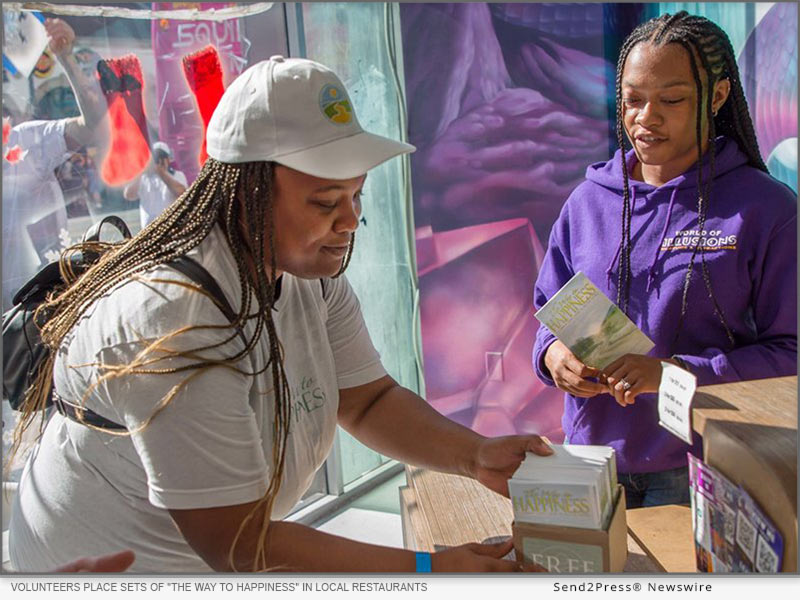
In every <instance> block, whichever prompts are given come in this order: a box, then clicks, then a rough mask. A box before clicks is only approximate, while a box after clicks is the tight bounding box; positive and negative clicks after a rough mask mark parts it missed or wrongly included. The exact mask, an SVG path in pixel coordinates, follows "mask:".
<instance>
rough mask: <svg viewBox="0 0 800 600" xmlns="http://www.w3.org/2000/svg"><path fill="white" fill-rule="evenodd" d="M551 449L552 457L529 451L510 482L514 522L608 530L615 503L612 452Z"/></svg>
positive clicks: (569, 447)
mask: <svg viewBox="0 0 800 600" xmlns="http://www.w3.org/2000/svg"><path fill="white" fill-rule="evenodd" d="M551 447H552V448H553V452H554V453H553V455H552V456H538V455H536V454H533V453H528V454H527V455H526V457H525V460H524V461H522V464H521V465H520V467H519V469H517V471H516V473H514V476H513V477H512V478H511V479H509V481H508V491H509V495H510V496H511V501H512V505H513V508H514V519H515V521H516V522H520V523H538V524H544V525H564V526H567V527H582V528H585V529H606V527H607V525H608V520H609V519H610V517H611V513H612V512H613V508H614V505H615V501H616V490H617V464H616V458H615V455H614V449H613V448H610V447H608V446H579V445H565V446H559V445H551Z"/></svg>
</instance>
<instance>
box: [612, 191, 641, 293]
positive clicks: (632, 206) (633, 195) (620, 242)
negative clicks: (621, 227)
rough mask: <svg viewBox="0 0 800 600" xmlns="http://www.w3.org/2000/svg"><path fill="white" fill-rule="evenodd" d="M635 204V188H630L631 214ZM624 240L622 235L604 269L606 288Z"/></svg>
mask: <svg viewBox="0 0 800 600" xmlns="http://www.w3.org/2000/svg"><path fill="white" fill-rule="evenodd" d="M635 206H636V188H635V187H632V188H631V214H633V209H634V207H635ZM624 242H625V240H624V239H622V237H620V240H619V246H617V251H616V253H614V256H613V257H612V258H611V262H610V263H608V268H607V269H606V286H607V289H609V290H610V289H611V272H612V270H613V269H614V264H615V263H616V262H617V259H618V258H619V253H620V252H621V251H622V244H623V243H624Z"/></svg>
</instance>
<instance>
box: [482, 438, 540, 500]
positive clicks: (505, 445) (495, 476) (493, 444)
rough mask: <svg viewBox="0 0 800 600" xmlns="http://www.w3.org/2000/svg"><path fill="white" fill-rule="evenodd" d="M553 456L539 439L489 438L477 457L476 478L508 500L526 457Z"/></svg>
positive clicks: (483, 443) (485, 440)
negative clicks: (514, 477)
mask: <svg viewBox="0 0 800 600" xmlns="http://www.w3.org/2000/svg"><path fill="white" fill-rule="evenodd" d="M526 452H533V453H534V454H538V455H540V456H549V455H551V454H552V453H553V450H552V448H550V446H548V445H547V444H546V443H545V442H544V441H543V440H542V438H540V437H539V436H538V435H508V436H504V437H496V438H485V439H484V440H483V441H481V443H480V445H479V446H478V449H477V453H476V455H475V466H474V473H473V476H474V478H475V479H477V480H478V481H480V482H481V483H482V484H483V485H485V486H486V487H487V488H489V489H490V490H492V491H493V492H497V493H498V494H502V495H503V496H506V497H508V480H509V478H510V477H511V476H512V475H513V474H514V471H516V470H517V469H518V468H519V465H520V463H521V462H522V461H523V460H525V453H526Z"/></svg>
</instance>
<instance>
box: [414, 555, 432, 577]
mask: <svg viewBox="0 0 800 600" xmlns="http://www.w3.org/2000/svg"><path fill="white" fill-rule="evenodd" d="M430 572H431V553H430V552H417V573H430Z"/></svg>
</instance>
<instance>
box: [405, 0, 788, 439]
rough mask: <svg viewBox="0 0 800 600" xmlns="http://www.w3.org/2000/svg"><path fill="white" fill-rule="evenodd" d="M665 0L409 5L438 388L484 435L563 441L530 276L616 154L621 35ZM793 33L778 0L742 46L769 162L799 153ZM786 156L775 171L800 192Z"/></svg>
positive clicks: (431, 372) (430, 379)
mask: <svg viewBox="0 0 800 600" xmlns="http://www.w3.org/2000/svg"><path fill="white" fill-rule="evenodd" d="M748 6H750V8H748V10H751V11H752V10H754V8H753V6H751V5H748ZM665 8H666V7H665V6H660V5H653V4H638V3H636V4H634V3H631V4H588V3H587V4H548V3H537V4H518V3H507V4H502V3H500V4H484V3H470V4H404V5H402V7H401V18H402V29H403V47H404V70H405V77H406V81H405V83H406V93H407V103H408V113H409V119H408V124H409V140H410V141H411V143H413V144H415V145H416V146H417V148H418V151H417V152H416V153H415V154H413V155H412V157H411V168H412V184H413V190H414V219H415V224H416V228H417V229H416V246H417V263H418V265H417V266H418V269H419V280H420V284H419V285H420V305H421V313H420V314H421V329H422V345H423V362H424V369H425V386H426V392H427V399H428V401H429V402H430V403H431V405H432V406H434V407H435V408H436V409H437V410H439V412H441V413H443V414H445V415H448V416H449V417H451V418H452V419H454V420H456V421H458V422H459V423H462V424H464V425H466V426H468V427H471V428H472V429H474V430H475V431H478V432H479V433H482V434H486V435H506V434H514V433H539V434H541V435H547V436H548V437H550V438H551V439H552V440H553V441H561V440H562V439H563V433H562V431H561V425H560V419H561V414H562V408H563V407H562V393H561V392H560V391H559V390H556V389H554V388H547V387H545V386H543V385H542V384H541V383H540V382H539V381H538V380H537V379H536V376H535V375H534V373H533V369H532V366H531V363H530V357H531V350H532V347H533V340H534V337H535V333H536V329H537V327H538V322H537V321H536V319H535V318H534V317H533V314H532V312H533V310H532V296H533V285H534V282H535V280H536V276H537V274H538V269H539V266H540V264H541V261H542V257H543V255H544V251H545V249H546V247H547V241H548V237H549V234H550V228H551V227H552V224H553V222H554V221H555V219H556V217H557V216H558V214H559V212H560V210H561V207H562V206H563V204H564V202H565V201H566V199H567V197H568V196H569V194H570V192H571V191H572V189H573V188H574V187H575V186H576V185H577V184H578V183H580V182H581V181H582V180H583V177H584V173H585V169H586V167H587V166H588V165H590V164H592V163H594V162H597V161H601V160H606V159H607V158H609V157H610V156H611V154H612V153H613V151H614V150H615V149H616V140H615V136H614V134H613V127H614V122H613V119H614V80H615V71H616V59H617V56H618V52H619V47H620V45H621V43H622V40H623V39H624V38H625V36H626V35H627V34H628V33H630V31H632V30H633V28H634V27H635V26H636V25H637V24H639V23H641V22H642V21H644V20H646V19H647V18H650V17H652V16H655V15H656V14H658V13H659V11H660V10H662V9H665ZM686 8H687V9H688V10H691V6H690V5H687V6H686ZM670 10H671V11H673V12H675V11H677V10H680V5H670ZM796 35H797V6H796V5H795V4H794V3H777V4H775V5H774V6H772V7H771V8H770V9H769V10H768V12H767V14H766V15H764V17H763V18H762V19H761V20H760V21H759V22H758V25H757V26H756V28H755V29H754V30H753V31H752V32H750V35H749V37H748V39H747V43H746V44H745V48H744V49H743V51H742V55H741V56H740V57H739V64H740V65H743V66H742V73H743V79H744V82H745V89H746V90H747V93H748V95H749V96H750V101H751V106H754V109H753V114H754V120H755V124H756V129H757V135H758V138H759V143H760V146H761V150H762V153H763V155H764V158H765V159H768V158H769V157H770V154H771V153H773V151H775V149H776V148H778V149H780V146H785V144H786V143H790V144H791V143H793V144H794V148H795V150H794V156H795V157H796V143H797V142H796V140H797V87H796V86H797V45H796ZM748 65H749V66H750V68H749V69H748V68H746V67H747V66H748ZM756 74H758V77H757V78H756V76H755V75H756ZM776 153H777V151H776ZM784 155H785V156H791V152H789V153H786V152H784ZM785 156H784V158H783V162H782V163H780V164H778V165H777V167H776V171H775V172H773V174H774V175H775V176H776V177H779V178H781V179H782V180H783V181H787V182H788V183H789V184H790V185H791V184H792V182H793V183H794V186H793V187H796V178H797V175H796V167H795V165H794V162H795V161H796V158H794V159H793V160H791V161H789V163H786V158H785ZM776 164H777V163H776ZM787 164H788V166H787ZM778 169H783V171H785V172H786V173H785V174H783V175H782V174H780V173H778V172H777V171H778ZM790 171H791V172H790ZM792 178H793V179H792Z"/></svg>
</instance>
